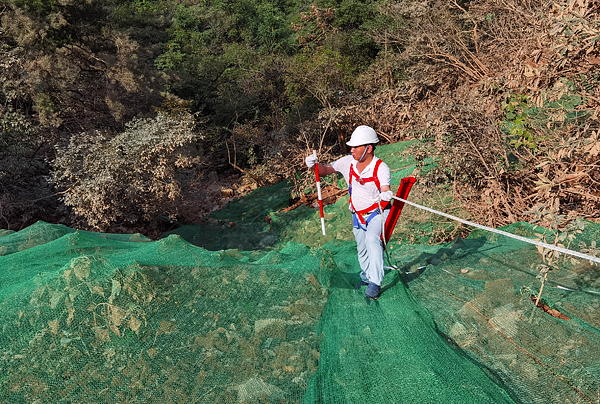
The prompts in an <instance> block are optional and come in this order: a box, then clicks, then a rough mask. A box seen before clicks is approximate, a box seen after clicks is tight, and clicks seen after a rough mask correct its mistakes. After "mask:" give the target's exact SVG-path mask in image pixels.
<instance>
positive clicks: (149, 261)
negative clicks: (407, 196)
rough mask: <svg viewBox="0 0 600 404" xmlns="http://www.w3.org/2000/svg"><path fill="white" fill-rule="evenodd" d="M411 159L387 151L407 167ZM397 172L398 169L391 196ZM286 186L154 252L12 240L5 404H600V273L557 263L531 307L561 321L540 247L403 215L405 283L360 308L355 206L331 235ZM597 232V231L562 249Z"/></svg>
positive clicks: (13, 235)
mask: <svg viewBox="0 0 600 404" xmlns="http://www.w3.org/2000/svg"><path fill="white" fill-rule="evenodd" d="M402 146H403V145H402V144H398V145H390V146H383V147H381V149H378V150H381V155H382V156H383V155H385V156H386V158H387V159H388V160H389V161H390V164H391V166H392V167H399V166H400V167H402V166H405V165H407V164H406V163H407V162H408V161H410V160H407V156H408V155H407V154H406V153H407V152H406V150H408V148H406V147H402ZM406 175H407V172H406V171H404V172H403V171H402V170H398V171H395V175H394V178H393V188H395V187H396V186H397V184H398V182H399V179H400V178H402V177H404V176H406ZM419 186H420V184H419V183H417V185H415V188H417V189H415V190H416V191H418V187H419ZM291 189H292V187H290V185H289V184H285V183H282V184H278V185H275V186H274V187H272V188H269V189H264V190H263V189H259V190H257V191H255V192H253V193H250V194H249V195H247V196H244V197H242V198H240V199H238V200H237V201H235V202H233V203H230V204H228V205H226V206H225V207H224V208H223V209H221V210H220V211H219V212H215V214H214V215H213V217H212V218H211V219H210V221H209V222H207V223H206V224H205V225H198V226H197V228H196V229H195V231H192V230H194V229H192V228H191V226H182V227H180V228H179V230H177V229H175V230H173V231H171V232H170V234H165V237H164V238H162V239H160V240H158V241H151V240H150V239H147V238H145V237H144V236H142V235H139V234H131V235H124V234H106V233H93V232H86V231H81V230H75V229H72V228H68V227H65V226H62V225H54V224H48V223H43V222H39V223H36V224H35V225H32V226H30V227H28V228H26V229H24V230H22V231H19V232H10V231H5V232H3V233H2V236H1V237H0V252H1V254H0V279H1V281H2V282H1V288H0V305H1V308H2V310H0V313H2V314H1V316H2V324H3V329H2V333H1V334H0V335H1V337H0V352H1V356H0V369H1V371H2V374H3V377H2V379H1V380H0V398H1V400H2V401H3V402H10V403H21V402H23V403H24V402H46V403H58V402H77V403H88V402H89V403H92V402H94V403H107V404H108V403H124V402H147V403H154V402H155V403H175V402H177V403H204V402H206V403H208V402H227V403H240V404H241V403H263V402H278V403H282V402H283V403H296V402H303V403H317V402H322V403H334V402H335V403H342V402H368V401H377V402H381V403H400V402H407V403H408V402H411V403H412V402H421V403H442V402H443V403H474V404H475V403H477V404H480V403H513V402H517V403H554V402H564V403H592V402H594V400H595V397H596V392H597V390H598V388H599V386H598V380H600V378H599V377H598V375H599V373H598V372H600V368H599V367H598V365H599V364H600V356H599V352H600V349H599V348H600V323H599V322H598V316H597V315H596V314H595V312H596V311H597V309H598V304H599V301H600V299H599V297H598V296H599V294H600V284H599V283H598V277H597V276H596V275H597V269H596V267H595V266H593V265H591V263H586V262H584V261H582V260H571V259H562V260H560V261H557V262H558V263H559V265H558V268H557V269H555V270H552V271H551V272H550V274H549V277H548V283H547V285H546V288H545V289H544V292H543V295H542V297H543V302H544V305H543V306H542V305H540V307H544V308H546V309H547V311H548V313H552V314H554V316H552V315H550V314H548V313H545V312H544V311H542V310H540V309H539V308H538V307H536V306H534V304H533V302H532V301H531V300H530V297H531V296H533V295H535V294H537V292H538V290H539V286H540V282H539V279H536V276H537V275H538V265H539V264H540V263H541V262H542V256H541V255H540V253H539V252H538V251H537V250H536V248H534V247H533V246H530V245H526V244H525V243H522V242H518V241H514V240H511V239H508V238H506V237H501V236H498V235H495V234H491V233H488V232H485V231H483V230H476V231H473V232H471V234H470V235H469V237H467V238H465V239H463V238H460V237H457V238H456V239H455V240H454V241H453V242H452V243H449V244H438V245H427V244H424V243H415V242H411V241H410V240H411V239H412V237H411V235H413V234H415V233H416V234H419V231H420V230H419V227H421V228H423V227H424V228H431V226H432V225H433V226H434V227H435V226H439V225H447V224H445V223H443V222H442V223H440V222H438V219H436V218H435V217H434V216H432V215H430V214H429V213H427V214H423V213H422V212H419V210H418V209H417V208H413V207H408V206H407V207H405V209H404V212H403V214H402V216H401V221H400V223H399V225H398V227H397V229H396V232H395V233H394V237H393V238H392V240H391V241H390V244H389V251H390V253H391V260H392V263H393V264H394V265H397V266H398V267H399V268H400V269H401V270H402V272H399V271H394V270H392V271H387V273H386V277H385V280H384V285H383V294H382V296H381V298H380V299H379V300H377V301H367V300H365V298H364V296H363V294H362V293H361V292H360V291H356V290H354V287H353V286H354V284H355V283H356V282H357V280H358V272H359V268H358V265H357V261H356V256H355V254H356V252H355V244H354V242H353V241H351V233H348V231H347V228H348V227H349V220H350V217H349V213H348V211H347V198H342V199H340V200H339V201H338V202H337V203H336V204H334V205H330V206H327V207H326V218H327V219H326V220H327V223H328V227H327V229H328V235H327V236H326V237H323V236H321V235H320V226H319V219H318V212H317V211H315V210H314V209H310V208H308V207H306V206H304V207H301V208H299V209H296V210H293V211H289V212H285V211H283V209H282V208H283V206H285V205H286V200H287V204H289V203H290V200H289V195H290V194H289V192H290V191H291ZM418 195H419V193H418V192H415V193H414V197H413V198H412V199H411V200H413V201H415V202H418V203H425V204H427V202H424V201H422V200H421V199H420V198H419V197H418ZM436 207H438V208H439V206H436ZM424 215H425V216H424ZM265 216H269V217H270V218H271V221H270V222H269V221H265V220H264V218H265ZM436 223H437V224H436ZM505 230H506V231H509V232H511V233H514V234H518V235H523V236H527V237H533V238H539V236H536V235H535V234H536V233H538V232H539V231H540V229H539V228H538V229H534V228H532V226H531V225H528V224H526V223H519V224H515V225H513V226H510V227H507V228H505ZM178 232H180V233H181V235H178V234H177V233H178ZM599 232H600V227H598V225H596V224H594V223H591V222H587V223H585V226H584V228H583V232H581V233H576V234H574V235H575V236H576V239H575V240H573V242H572V243H571V246H578V245H581V244H580V243H581V242H584V243H586V245H588V246H590V245H591V243H592V240H597V239H598V235H599ZM183 238H190V242H186V241H185V240H184V239H183ZM192 243H194V244H196V245H194V244H192ZM202 244H204V245H205V247H206V248H202V247H198V246H197V245H202ZM309 245H310V246H309ZM220 246H221V247H220ZM207 248H209V249H207ZM552 310H554V311H552ZM558 313H560V314H561V315H562V317H561V318H558Z"/></svg>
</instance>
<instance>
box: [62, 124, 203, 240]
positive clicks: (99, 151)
mask: <svg viewBox="0 0 600 404" xmlns="http://www.w3.org/2000/svg"><path fill="white" fill-rule="evenodd" d="M198 137H199V136H198V135H197V134H196V133H195V132H194V120H193V117H192V115H190V114H186V115H180V116H177V117H173V116H168V115H163V114H158V115H157V117H156V118H153V119H149V118H147V119H134V120H132V121H130V122H129V123H128V124H127V125H126V129H125V131H124V132H123V133H119V134H117V135H110V134H108V133H101V132H96V133H92V134H90V133H81V134H79V135H76V136H73V137H72V138H71V140H70V143H69V145H68V146H67V147H64V148H61V147H59V148H57V157H56V159H55V160H54V162H53V167H54V173H53V181H54V183H55V184H56V185H58V186H60V187H62V188H64V189H65V191H64V197H63V198H64V202H65V204H66V205H67V206H70V207H72V208H73V211H74V212H75V214H77V215H78V216H80V217H82V218H83V219H85V221H86V222H87V224H88V225H89V226H91V227H93V228H96V229H99V230H104V229H106V228H108V226H110V225H112V224H114V223H117V222H129V223H135V222H138V221H140V220H143V219H150V218H152V217H153V216H155V215H157V214H158V213H162V212H159V209H161V206H163V205H164V204H165V203H167V202H168V201H173V200H175V199H176V198H177V197H178V195H179V192H180V184H179V182H178V181H177V179H176V176H177V172H178V169H182V168H184V167H189V166H190V165H192V164H194V163H195V162H198V160H199V158H198V157H197V156H193V155H190V153H189V152H186V149H187V150H189V149H190V148H189V147H186V146H189V145H190V144H192V143H193V142H194V141H195V140H196V139H197V138H198Z"/></svg>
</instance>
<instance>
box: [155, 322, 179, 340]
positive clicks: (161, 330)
mask: <svg viewBox="0 0 600 404" xmlns="http://www.w3.org/2000/svg"><path fill="white" fill-rule="evenodd" d="M175 331H177V324H175V323H174V322H170V321H165V320H162V321H161V322H160V326H159V327H158V330H156V336H157V337H158V336H159V335H162V334H170V333H172V332H175Z"/></svg>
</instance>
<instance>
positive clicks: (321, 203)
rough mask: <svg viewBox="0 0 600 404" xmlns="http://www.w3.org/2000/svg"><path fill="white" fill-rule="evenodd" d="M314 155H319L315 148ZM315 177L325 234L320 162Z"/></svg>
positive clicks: (322, 226) (316, 165)
mask: <svg viewBox="0 0 600 404" xmlns="http://www.w3.org/2000/svg"><path fill="white" fill-rule="evenodd" d="M313 155H314V156H315V157H317V151H316V150H313ZM315 177H316V178H317V194H318V195H319V211H320V212H321V229H322V230H323V235H325V217H324V216H323V197H322V195H321V179H320V178H319V163H316V164H315Z"/></svg>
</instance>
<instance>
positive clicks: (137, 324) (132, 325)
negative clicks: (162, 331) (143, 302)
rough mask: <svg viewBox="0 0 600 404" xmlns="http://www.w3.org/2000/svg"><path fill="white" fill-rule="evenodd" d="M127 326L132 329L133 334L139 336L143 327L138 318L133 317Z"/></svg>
mask: <svg viewBox="0 0 600 404" xmlns="http://www.w3.org/2000/svg"><path fill="white" fill-rule="evenodd" d="M127 325H128V326H129V328H131V330H132V331H133V332H135V333H136V334H138V335H139V331H140V326H141V325H142V322H141V321H140V320H138V319H137V318H136V317H132V318H130V319H129V321H128V322H127Z"/></svg>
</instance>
